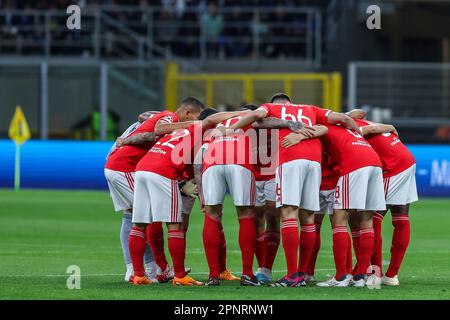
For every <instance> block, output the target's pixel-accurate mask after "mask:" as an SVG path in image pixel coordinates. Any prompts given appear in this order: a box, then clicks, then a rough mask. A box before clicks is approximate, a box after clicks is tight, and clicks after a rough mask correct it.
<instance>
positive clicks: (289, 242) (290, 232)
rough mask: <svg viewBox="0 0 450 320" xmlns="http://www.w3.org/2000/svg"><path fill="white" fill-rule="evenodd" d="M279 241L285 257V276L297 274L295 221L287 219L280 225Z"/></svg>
mask: <svg viewBox="0 0 450 320" xmlns="http://www.w3.org/2000/svg"><path fill="white" fill-rule="evenodd" d="M281 241H282V242H283V248H284V255H285V257H286V266H287V275H288V276H289V277H290V276H291V275H293V274H294V273H296V272H297V254H298V224H297V219H287V220H284V221H283V223H282V224H281Z"/></svg>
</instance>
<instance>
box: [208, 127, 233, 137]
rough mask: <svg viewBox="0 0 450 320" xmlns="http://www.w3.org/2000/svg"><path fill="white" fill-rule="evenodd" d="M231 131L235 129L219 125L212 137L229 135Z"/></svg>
mask: <svg viewBox="0 0 450 320" xmlns="http://www.w3.org/2000/svg"><path fill="white" fill-rule="evenodd" d="M231 132H234V130H231V129H229V128H226V127H224V126H217V127H216V128H215V129H214V130H213V131H212V132H211V138H219V137H223V136H226V135H229V134H230V133H231Z"/></svg>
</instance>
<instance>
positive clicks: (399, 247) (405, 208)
mask: <svg viewBox="0 0 450 320" xmlns="http://www.w3.org/2000/svg"><path fill="white" fill-rule="evenodd" d="M391 214H392V225H393V226H394V234H393V236H392V245H391V261H390V263H389V268H388V270H387V271H386V277H384V278H383V284H387V285H399V284H400V283H399V281H398V276H397V275H398V271H399V269H400V266H401V264H402V261H403V258H404V256H405V252H406V250H407V248H408V245H409V239H410V236H411V226H410V222H409V204H407V205H395V206H394V205H393V206H391Z"/></svg>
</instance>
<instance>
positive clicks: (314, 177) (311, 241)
mask: <svg viewBox="0 0 450 320" xmlns="http://www.w3.org/2000/svg"><path fill="white" fill-rule="evenodd" d="M304 164H305V166H304V167H303V168H302V169H303V170H302V171H304V175H303V181H301V187H302V188H301V202H300V208H301V210H300V225H301V232H300V259H299V263H298V272H300V275H301V276H303V277H304V275H305V273H306V270H307V268H308V265H309V261H310V260H311V255H312V253H313V251H314V247H315V244H316V225H315V222H314V212H317V211H319V210H320V201H319V192H320V181H321V177H322V173H321V169H320V164H319V163H318V162H315V161H304ZM304 284H305V285H306V282H305V283H304Z"/></svg>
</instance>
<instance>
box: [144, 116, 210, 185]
mask: <svg viewBox="0 0 450 320" xmlns="http://www.w3.org/2000/svg"><path fill="white" fill-rule="evenodd" d="M202 135H203V130H202V127H201V124H198V125H194V124H193V125H191V126H189V127H188V128H187V129H178V130H175V131H174V132H172V133H170V134H166V135H165V136H164V137H162V138H161V139H159V140H158V142H156V143H155V145H154V146H153V147H152V148H151V149H150V150H149V151H148V153H147V154H146V155H145V156H144V157H143V158H142V160H141V161H139V163H138V164H137V166H136V171H149V172H154V173H157V174H159V175H161V176H163V177H166V178H169V179H172V180H178V179H182V178H183V179H186V178H191V177H192V164H193V163H194V157H195V154H196V151H198V150H199V149H200V147H201V142H202Z"/></svg>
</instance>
